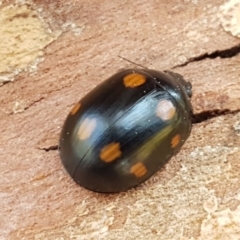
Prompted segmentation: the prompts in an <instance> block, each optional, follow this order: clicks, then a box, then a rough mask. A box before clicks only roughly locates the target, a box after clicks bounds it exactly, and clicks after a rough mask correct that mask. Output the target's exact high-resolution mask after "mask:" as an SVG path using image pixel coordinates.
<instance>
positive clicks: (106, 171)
mask: <svg viewBox="0 0 240 240" xmlns="http://www.w3.org/2000/svg"><path fill="white" fill-rule="evenodd" d="M190 97H191V84H190V83H188V82H186V81H185V80H184V79H183V78H182V76H181V75H179V74H176V73H172V72H159V71H155V70H150V69H147V70H139V69H128V70H124V71H120V72H118V73H116V74H115V75H113V76H112V77H110V78H109V79H107V80H106V81H104V82H103V83H101V84H100V85H99V86H97V87H96V88H95V89H93V90H92V91H91V92H90V93H88V94H87V95H86V96H85V97H84V98H82V99H81V100H80V101H79V102H78V103H77V104H76V105H75V106H74V107H73V109H72V110H71V112H70V113H69V115H68V117H67V119H66V121H65V123H64V126H63V129H62V132H61V136H60V144H59V149H60V157H61V160H62V163H63V165H64V167H65V168H66V170H67V172H68V173H69V174H70V175H71V177H72V178H73V179H74V180H75V181H76V182H77V183H78V184H80V185H81V186H83V187H85V188H87V189H90V190H93V191H97V192H120V191H126V190H128V189H129V188H131V187H134V186H137V185H139V184H140V183H142V182H144V181H146V180H147V179H148V178H149V177H151V176H152V175H153V174H154V173H156V172H157V171H158V170H159V169H160V168H161V167H162V166H164V164H165V163H166V162H167V161H169V160H170V159H171V157H172V156H173V155H175V154H176V153H177V152H178V151H179V150H180V148H181V146H182V145H183V144H184V142H185V141H186V139H187V138H188V136H189V134H190V131H191V126H192V125H191V112H192V108H191V103H190V100H189V99H190Z"/></svg>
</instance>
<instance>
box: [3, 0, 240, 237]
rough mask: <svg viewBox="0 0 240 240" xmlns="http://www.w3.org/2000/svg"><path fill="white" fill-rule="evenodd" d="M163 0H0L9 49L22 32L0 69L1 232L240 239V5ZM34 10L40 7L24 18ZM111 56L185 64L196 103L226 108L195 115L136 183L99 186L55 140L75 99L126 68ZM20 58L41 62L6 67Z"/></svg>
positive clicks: (158, 64)
mask: <svg viewBox="0 0 240 240" xmlns="http://www.w3.org/2000/svg"><path fill="white" fill-rule="evenodd" d="M22 2H24V1H21V3H22ZM168 2H169V1H158V0H148V1H145V0H135V1H134V2H133V1H117V0H113V1H109V0H103V1H96V0H93V1H84V0H83V1H79V0H75V1H70V2H67V1H60V0H59V1H54V3H53V1H42V0H38V1H28V3H29V4H30V5H28V7H26V9H30V10H29V11H30V13H28V14H25V15H24V14H23V12H24V11H28V10H26V9H25V10H23V12H21V14H20V13H17V14H15V15H14V14H13V16H11V17H9V18H8V17H2V19H3V20H1V16H3V12H4V11H6V7H7V6H9V5H11V4H12V3H13V2H12V1H2V2H0V3H2V5H1V6H0V20H1V21H2V22H1V25H0V31H1V34H0V35H1V36H0V38H1V37H2V39H4V37H5V35H4V34H6V32H8V33H9V32H10V34H13V37H12V38H14V39H15V40H16V44H15V45H11V49H15V48H18V47H19V46H20V45H21V44H23V43H24V41H26V39H28V43H27V45H26V44H24V47H20V48H21V50H19V51H20V53H23V52H24V54H19V55H14V52H12V53H9V52H7V50H6V49H10V46H8V44H11V43H10V42H11V41H6V42H5V43H4V46H5V47H4V48H3V44H2V45H1V43H0V51H2V53H1V52H0V53H1V55H2V56H4V58H3V57H2V59H1V60H0V70H1V67H2V69H4V66H5V65H6V66H9V64H10V63H13V65H12V69H10V70H9V69H6V68H5V70H4V71H2V72H0V76H2V79H3V78H4V76H5V78H4V79H5V80H4V82H7V81H8V80H9V79H10V77H9V76H11V79H12V80H14V81H13V82H7V83H5V84H4V85H2V86H1V87H0V107H1V108H0V129H1V131H0V160H1V161H0V173H1V179H0V202H1V205H0V213H1V219H0V239H14V240H15V239H87V240H89V239H109V240H111V239H137V238H138V239H164V240H166V239H226V240H228V239H239V238H240V184H239V183H240V170H239V169H240V161H239V155H240V147H239V146H240V132H239V131H240V113H236V112H234V111H237V110H239V109H240V104H239V102H240V54H237V53H238V52H240V45H239V44H240V39H239V37H240V33H239V32H240V3H239V5H235V7H233V8H232V9H233V10H232V11H227V9H228V6H230V4H231V2H234V1H231V2H230V3H228V5H226V7H225V8H223V7H222V5H223V4H224V2H223V1H222V0H221V1H220V0H217V1H216V0H204V1H172V2H171V3H168ZM235 2H238V1H235ZM14 8H16V9H17V8H19V5H15V7H14ZM32 9H35V10H36V11H37V10H39V9H41V11H40V12H36V13H34V14H32V17H29V16H30V15H31V12H32V11H33V10H32ZM236 9H237V10H236ZM16 11H17V10H16ZM227 12H228V13H227ZM234 17H235V18H234ZM10 18H11V19H10ZM13 19H15V20H17V21H14V20H13ZM23 19H24V21H26V22H24V24H27V21H31V23H32V25H31V26H30V27H29V30H28V34H29V35H28V37H27V38H26V39H25V38H24V34H26V31H25V32H24V31H21V30H22V28H23V27H22V26H23V25H21V24H20V26H18V27H16V26H17V25H14V24H16V22H18V21H23ZM33 19H35V20H36V19H42V20H41V21H42V22H43V23H44V24H45V25H41V24H40V25H39V23H38V22H37V20H36V24H35V22H34V21H33ZM231 19H235V20H236V21H235V23H234V21H231ZM7 23H8V24H9V25H7ZM4 26H7V29H8V30H9V29H10V27H11V29H12V31H10V30H9V31H3V28H4ZM48 28H50V29H52V32H47V29H48ZM18 31H19V35H20V36H17V35H16V32H18ZM31 31H32V32H31ZM38 33H39V34H38ZM238 33H239V34H238ZM31 34H32V35H31ZM34 34H35V35H34ZM33 35H34V36H36V37H32V38H31V36H33ZM234 35H235V36H234ZM40 36H42V39H41V37H40ZM8 37H9V35H8ZM12 38H11V35H10V39H12ZM5 39H7V38H6V37H5ZM31 41H32V42H31ZM2 43H3V42H2ZM31 43H32V44H31ZM21 46H23V45H21ZM1 47H2V48H1ZM234 47H235V48H234ZM18 49H19V48H18ZM4 54H5V55H4ZM118 55H121V56H123V57H126V58H128V59H130V60H132V61H134V62H137V63H139V64H142V65H144V66H146V67H149V68H154V69H159V70H163V69H174V70H175V71H176V72H179V73H181V74H183V75H184V77H185V78H186V79H189V80H190V81H191V82H192V85H193V94H194V95H193V97H192V103H193V107H194V111H195V112H196V113H201V112H202V111H207V110H213V109H220V110H223V109H230V110H231V111H233V113H232V114H227V115H222V116H219V117H216V118H212V119H210V120H206V121H204V122H202V123H198V124H195V125H194V126H193V131H192V134H191V136H190V138H189V139H188V141H187V142H186V144H185V145H184V147H183V149H182V151H181V152H180V153H179V154H178V155H177V156H176V157H174V158H173V159H172V160H171V161H170V162H169V163H168V164H167V165H166V167H165V168H164V169H163V170H162V171H160V172H159V173H157V174H156V175H155V176H154V177H152V178H151V179H150V180H149V181H147V182H146V183H145V184H143V185H142V186H140V187H138V188H136V189H132V190H130V191H128V192H126V193H121V194H116V195H102V194H96V193H93V192H90V191H87V190H85V189H83V188H81V187H79V186H77V185H76V184H75V183H74V182H73V181H72V180H71V179H70V177H69V176H68V175H67V173H66V172H65V170H64V169H63V166H62V165H61V162H60V159H59V155H58V151H57V150H55V149H53V150H51V147H52V146H56V145H57V144H58V138H59V133H60V129H61V126H62V124H63V121H64V119H65V117H66V115H67V113H68V112H69V110H70V109H71V106H72V105H73V104H74V103H75V102H76V101H78V100H79V99H80V98H81V97H83V96H84V94H86V93H87V92H88V91H89V90H91V89H92V88H93V87H95V86H96V85H97V84H98V83H100V82H101V81H103V80H104V79H105V78H107V77H109V76H111V75H112V74H113V73H115V72H116V71H117V70H119V69H121V68H127V67H132V66H133V65H132V64H130V63H129V62H126V61H124V60H122V59H120V58H118ZM16 56H17V58H16ZM32 56H34V58H32ZM199 56H202V57H199ZM8 57H9V59H10V60H9V61H8V62H7V63H6V59H8ZM37 57H38V59H39V57H42V61H41V62H40V63H39V64H36V58H37ZM23 58H24V60H23ZM26 59H27V60H26ZM28 59H29V61H28ZM187 62H189V63H188V64H185V63H187ZM4 64H5V65H4ZM27 66H32V68H33V66H35V67H36V70H35V71H33V72H31V71H29V70H28V69H29V68H30V69H32V68H31V67H28V68H27V69H26V71H22V72H21V71H20V73H18V74H16V75H14V74H13V72H12V71H13V70H14V69H15V68H20V69H21V68H24V67H27ZM6 76H7V77H6ZM2 82H3V81H2ZM46 149H49V151H46Z"/></svg>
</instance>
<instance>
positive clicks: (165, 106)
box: [156, 99, 176, 121]
mask: <svg viewBox="0 0 240 240" xmlns="http://www.w3.org/2000/svg"><path fill="white" fill-rule="evenodd" d="M175 113H176V108H175V107H174V105H173V103H172V102H171V101H169V100H166V99H164V100H162V101H160V102H159V103H158V105H157V109H156V115H157V116H158V117H159V118H161V119H162V120H163V121H167V120H170V119H172V118H173V117H174V115H175Z"/></svg>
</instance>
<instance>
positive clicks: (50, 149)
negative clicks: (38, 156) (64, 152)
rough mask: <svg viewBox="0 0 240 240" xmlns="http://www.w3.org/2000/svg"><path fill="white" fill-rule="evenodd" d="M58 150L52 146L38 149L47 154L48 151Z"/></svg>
mask: <svg viewBox="0 0 240 240" xmlns="http://www.w3.org/2000/svg"><path fill="white" fill-rule="evenodd" d="M58 148H59V146H58V145H53V146H50V147H46V148H44V147H40V148H38V149H39V150H43V151H45V152H49V151H56V150H58Z"/></svg>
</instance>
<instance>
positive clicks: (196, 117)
mask: <svg viewBox="0 0 240 240" xmlns="http://www.w3.org/2000/svg"><path fill="white" fill-rule="evenodd" d="M239 112H240V109H237V110H229V109H223V110H219V109H214V110H209V111H203V112H200V113H196V114H193V115H192V123H193V124H196V123H201V122H204V121H207V120H209V119H212V118H216V117H220V116H225V115H231V114H232V115H233V114H236V113H239Z"/></svg>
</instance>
